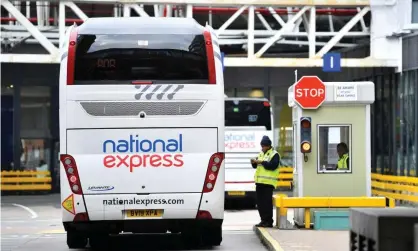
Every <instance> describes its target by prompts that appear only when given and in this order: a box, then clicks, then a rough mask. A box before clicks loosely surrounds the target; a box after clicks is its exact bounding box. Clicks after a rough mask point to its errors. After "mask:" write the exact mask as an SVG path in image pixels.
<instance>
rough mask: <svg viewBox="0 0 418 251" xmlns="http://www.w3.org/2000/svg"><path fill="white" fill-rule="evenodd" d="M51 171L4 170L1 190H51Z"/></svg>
mask: <svg viewBox="0 0 418 251" xmlns="http://www.w3.org/2000/svg"><path fill="white" fill-rule="evenodd" d="M51 180H52V179H51V173H50V172H49V171H2V172H1V191H50V190H51V189H52V186H51Z"/></svg>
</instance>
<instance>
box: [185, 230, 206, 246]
mask: <svg viewBox="0 0 418 251" xmlns="http://www.w3.org/2000/svg"><path fill="white" fill-rule="evenodd" d="M181 239H182V241H183V244H184V246H185V247H186V248H187V249H190V248H192V249H195V248H199V247H200V245H201V244H202V235H201V234H200V231H198V229H195V228H192V229H189V230H187V231H182V232H181Z"/></svg>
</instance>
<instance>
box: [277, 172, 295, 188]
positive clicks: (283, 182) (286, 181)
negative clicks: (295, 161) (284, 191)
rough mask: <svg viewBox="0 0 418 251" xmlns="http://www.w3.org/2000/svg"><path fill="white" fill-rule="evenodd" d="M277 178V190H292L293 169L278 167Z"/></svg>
mask: <svg viewBox="0 0 418 251" xmlns="http://www.w3.org/2000/svg"><path fill="white" fill-rule="evenodd" d="M279 170H280V172H279V177H278V178H277V180H278V181H277V186H278V187H279V188H289V189H292V188H293V168H292V167H280V169H279Z"/></svg>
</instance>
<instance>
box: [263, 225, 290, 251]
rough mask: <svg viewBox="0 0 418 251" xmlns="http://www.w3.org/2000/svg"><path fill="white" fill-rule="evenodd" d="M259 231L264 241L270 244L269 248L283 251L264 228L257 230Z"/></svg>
mask: <svg viewBox="0 0 418 251" xmlns="http://www.w3.org/2000/svg"><path fill="white" fill-rule="evenodd" d="M258 230H260V233H261V234H262V235H263V236H264V238H266V240H267V241H268V242H269V243H270V245H271V246H273V248H274V250H276V251H284V250H283V248H282V247H281V246H280V244H279V243H278V242H277V241H276V240H275V239H274V238H273V237H272V236H271V235H270V234H269V232H268V231H267V230H265V229H264V228H261V227H260V228H258Z"/></svg>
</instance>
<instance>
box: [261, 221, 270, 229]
mask: <svg viewBox="0 0 418 251" xmlns="http://www.w3.org/2000/svg"><path fill="white" fill-rule="evenodd" d="M258 227H266V228H272V227H273V223H267V222H262V223H260V224H258Z"/></svg>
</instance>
